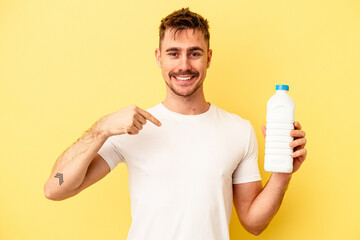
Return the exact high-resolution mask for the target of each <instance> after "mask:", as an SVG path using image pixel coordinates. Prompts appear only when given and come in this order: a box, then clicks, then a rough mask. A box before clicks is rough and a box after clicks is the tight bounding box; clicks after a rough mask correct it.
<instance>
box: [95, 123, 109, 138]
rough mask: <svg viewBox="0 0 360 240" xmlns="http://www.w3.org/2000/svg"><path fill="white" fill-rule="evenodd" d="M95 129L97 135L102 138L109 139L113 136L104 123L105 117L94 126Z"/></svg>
mask: <svg viewBox="0 0 360 240" xmlns="http://www.w3.org/2000/svg"><path fill="white" fill-rule="evenodd" d="M93 131H94V133H95V134H96V136H97V137H98V138H100V139H104V140H106V139H108V138H109V137H111V135H112V134H111V133H110V131H109V130H108V129H107V128H106V125H105V124H104V119H103V118H101V119H99V120H98V121H97V122H96V123H95V124H94V126H93Z"/></svg>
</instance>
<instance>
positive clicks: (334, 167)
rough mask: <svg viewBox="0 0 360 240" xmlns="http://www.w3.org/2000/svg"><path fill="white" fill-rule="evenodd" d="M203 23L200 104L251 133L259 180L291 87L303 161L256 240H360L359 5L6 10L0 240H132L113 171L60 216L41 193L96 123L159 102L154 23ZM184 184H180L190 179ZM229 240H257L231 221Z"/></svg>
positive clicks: (28, 6) (64, 206) (1, 8)
mask: <svg viewBox="0 0 360 240" xmlns="http://www.w3.org/2000/svg"><path fill="white" fill-rule="evenodd" d="M186 6H189V7H190V9H191V10H193V11H195V12H198V13H200V14H201V15H203V16H204V17H206V18H208V20H209V23H210V28H211V43H210V44H211V48H212V49H213V61H212V65H211V67H210V69H209V71H208V76H207V79H206V80H205V93H206V98H207V100H208V101H210V102H212V103H214V104H215V105H217V106H219V107H222V108H224V109H225V110H227V111H230V112H234V113H237V114H239V115H240V116H242V117H243V118H245V119H249V120H250V121H251V122H252V124H253V126H254V128H255V129H256V134H257V137H258V142H259V166H260V169H261V174H262V177H263V183H264V184H265V183H266V181H267V180H268V178H269V176H270V174H269V173H266V172H264V170H263V156H264V138H263V136H262V134H261V130H260V127H261V125H264V124H265V112H266V101H267V100H268V99H269V98H270V97H271V96H272V95H273V94H274V93H275V90H274V87H275V85H276V84H279V83H282V84H289V85H290V92H289V93H290V95H291V96H292V97H293V99H294V100H295V102H296V119H297V120H298V121H300V123H301V124H302V125H303V128H304V130H305V131H306V133H307V139H308V144H307V149H308V152H309V154H308V157H307V160H306V163H305V164H304V165H303V166H302V168H301V169H300V170H299V172H298V173H296V174H295V175H294V176H293V179H292V180H291V183H290V186H289V189H288V191H287V194H286V196H285V198H284V201H283V203H282V206H281V208H280V211H279V213H278V214H277V215H276V216H275V218H274V219H273V221H272V223H271V224H270V226H269V227H268V228H267V230H265V232H263V234H262V235H260V236H259V237H257V238H256V239H277V240H281V239H299V240H300V239H301V240H304V239H327V240H329V239H350V240H353V239H354V240H355V239H360V228H359V226H358V225H359V217H360V206H359V203H360V193H359V187H360V176H359V168H360V161H359V154H358V153H359V146H358V145H359V135H360V131H359V123H360V113H359V103H360V97H359V90H360V88H359V87H360V83H359V82H360V47H359V45H360V2H359V1H355V0H354V1H351V0H345V1H344V0H338V1H325V0H321V1H313V0H305V1H265V0H261V1H228V0H223V1H213V0H211V1H206V0H198V1H194V0H192V1H174V0H167V1H159V0H156V1H145V0H141V1H95V0H86V1H85V0H83V1H73V0H61V1H55V0H52V1H51V0H50V1H40V0H31V1H30V0H29V1H16V0H8V1H0V106H1V115H0V134H1V138H0V148H1V149H0V150H1V160H0V161H1V165H0V239H1V240H5V239H6V240H10V239H11V240H18V239H19V240H20V239H21V240H23V239H52V240H57V239H59V240H60V239H61V240H64V239H126V236H127V233H128V230H129V227H130V223H131V216H130V201H129V192H128V175H127V169H126V165H125V164H121V165H119V166H118V167H117V168H116V169H115V170H114V171H113V172H111V173H110V174H109V175H108V176H107V177H105V178H104V179H103V180H102V181H100V182H99V183H97V184H95V185H94V186H92V187H90V188H88V189H86V190H85V191H83V192H82V193H80V194H79V195H77V196H75V197H73V198H71V199H68V200H65V201H61V202H54V201H50V200H47V199H45V197H44V194H43V185H44V183H45V181H46V179H47V178H48V177H49V174H50V170H51V168H52V166H53V164H54V162H55V160H56V159H57V157H58V156H59V155H60V154H61V153H62V152H63V151H64V150H65V149H66V148H67V147H68V146H69V145H71V144H72V143H73V142H74V141H75V140H76V139H77V138H78V137H80V136H81V135H82V133H83V132H84V131H85V130H87V129H88V128H89V127H90V126H91V125H92V124H93V123H94V122H95V121H96V120H97V119H99V118H100V117H101V116H103V115H105V114H108V113H110V112H114V111H116V110H118V109H120V108H122V107H125V106H128V105H130V104H136V105H138V106H139V107H141V108H149V107H151V106H153V105H155V104H157V103H159V102H160V101H162V100H163V99H164V96H165V95H164V93H165V87H164V86H165V84H164V82H163V79H162V76H161V72H160V69H159V68H158V67H157V65H156V63H155V58H154V50H155V48H156V47H157V46H158V26H159V23H160V19H161V18H163V17H165V16H166V15H167V14H169V13H171V12H172V11H174V10H177V9H179V8H181V7H186ZM184 177H186V176H184ZM230 234H231V239H255V237H254V236H252V235H250V234H249V233H247V232H246V231H245V230H243V228H242V227H241V225H240V223H239V221H238V219H237V215H236V212H235V210H234V209H233V214H232V220H231V224H230Z"/></svg>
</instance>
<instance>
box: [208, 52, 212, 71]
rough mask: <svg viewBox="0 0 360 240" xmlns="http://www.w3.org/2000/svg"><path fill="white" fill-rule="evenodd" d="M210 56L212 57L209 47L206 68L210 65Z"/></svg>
mask: <svg viewBox="0 0 360 240" xmlns="http://www.w3.org/2000/svg"><path fill="white" fill-rule="evenodd" d="M211 58H212V50H211V49H209V52H208V58H207V68H209V67H210V63H211Z"/></svg>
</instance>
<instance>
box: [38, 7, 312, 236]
mask: <svg viewBox="0 0 360 240" xmlns="http://www.w3.org/2000/svg"><path fill="white" fill-rule="evenodd" d="M208 28H209V27H208V22H207V20H205V19H204V18H203V17H201V16H200V15H198V14H196V13H193V12H191V11H189V9H188V8H187V9H181V10H178V11H175V12H173V13H172V14H170V15H169V16H167V17H166V18H164V19H163V20H162V21H161V25H160V44H159V49H156V51H155V56H156V61H157V64H158V65H159V67H160V68H161V70H162V75H163V78H164V80H165V83H166V98H165V100H164V101H163V102H162V103H160V104H158V105H156V106H154V107H152V108H150V109H148V110H147V111H145V110H143V109H141V108H139V107H136V106H130V107H127V108H124V109H121V110H119V111H118V112H115V113H113V114H110V115H107V116H105V117H103V118H101V119H100V120H99V121H97V122H96V123H95V124H94V125H93V126H92V127H91V128H90V129H89V130H88V131H87V132H86V133H85V134H84V136H83V137H81V138H80V139H79V140H78V141H77V142H76V143H74V144H73V145H72V146H71V147H70V148H68V149H67V150H66V151H65V152H64V153H63V154H62V155H61V156H60V157H59V159H58V160H57V162H56V163H55V166H54V168H53V170H52V173H51V176H50V178H49V179H48V181H47V182H46V184H45V195H46V197H47V198H49V199H52V200H62V199H66V198H69V197H71V196H74V195H76V194H77V193H79V192H80V191H82V190H83V189H85V188H86V187H88V186H90V185H92V184H93V183H95V182H97V181H98V180H100V179H101V178H103V177H104V176H105V175H107V174H108V173H109V172H110V171H111V170H112V169H114V167H115V166H116V165H117V164H118V163H119V162H125V163H126V165H127V168H128V172H129V189H130V197H131V214H132V219H133V221H132V225H131V227H130V231H129V234H128V239H131V240H143V239H154V240H155V239H156V240H159V239H166V240H170V239H184V240H188V239H196V240H197V239H204V240H205V239H206V240H225V239H229V223H230V218H231V211H232V204H233V200H234V204H235V208H236V211H237V214H238V217H239V220H240V222H241V224H242V225H243V226H244V227H245V229H246V230H247V231H249V232H250V233H253V234H255V235H258V234H260V233H261V232H262V231H263V230H264V229H265V228H266V227H267V225H268V224H269V222H270V220H271V219H272V217H273V216H274V215H275V214H276V212H277V210H278V208H279V206H280V203H281V201H282V198H283V196H284V193H285V190H286V188H287V185H288V183H289V181H290V178H291V176H292V174H291V173H289V174H286V173H273V174H272V175H271V178H270V179H269V181H268V183H267V184H266V186H265V187H264V188H262V184H261V181H260V180H261V178H260V174H259V170H258V164H257V154H258V149H257V141H256V136H255V132H254V129H253V127H252V126H251V124H250V122H249V121H247V120H244V119H242V118H241V117H239V116H237V115H235V114H231V113H228V112H226V111H224V110H222V109H220V108H218V107H216V106H215V105H214V104H211V103H209V102H207V101H206V100H205V97H204V92H203V81H204V79H205V77H206V71H207V68H209V66H210V62H211V57H212V50H211V49H209V38H210V35H209V31H208ZM147 121H150V122H151V123H152V124H146V122H147ZM145 124H146V125H145ZM294 127H295V130H293V131H292V132H291V135H292V136H293V137H294V139H295V140H294V141H293V142H292V143H291V144H290V146H291V147H293V148H294V149H295V151H294V153H293V157H294V172H295V171H296V170H297V169H298V168H299V167H300V165H301V163H302V162H303V161H304V160H305V157H306V149H305V148H304V147H305V143H306V139H305V138H304V137H305V132H304V131H301V127H300V124H299V123H297V122H296V123H294ZM262 130H263V133H264V135H265V128H264V127H263V129H262Z"/></svg>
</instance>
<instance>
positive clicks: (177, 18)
mask: <svg viewBox="0 0 360 240" xmlns="http://www.w3.org/2000/svg"><path fill="white" fill-rule="evenodd" d="M166 29H174V37H175V35H176V33H177V32H181V31H183V30H186V29H193V30H194V31H195V29H197V30H199V31H200V32H202V33H203V34H204V38H205V40H206V41H207V44H208V48H209V47H210V33H209V23H208V20H207V19H204V18H203V17H202V16H200V15H199V14H197V13H194V12H191V11H190V10H189V8H182V9H180V10H177V11H174V12H173V13H171V14H170V15H168V16H167V17H165V18H163V19H162V20H161V24H160V27H159V48H161V41H162V40H163V39H164V35H165V30H166Z"/></svg>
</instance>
